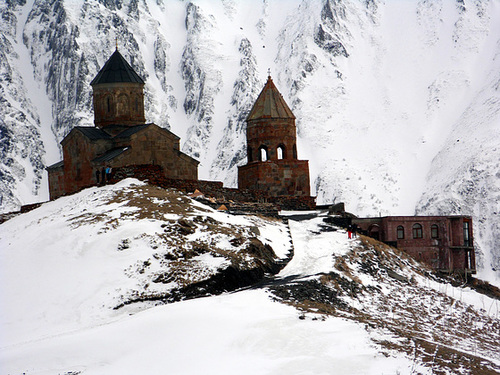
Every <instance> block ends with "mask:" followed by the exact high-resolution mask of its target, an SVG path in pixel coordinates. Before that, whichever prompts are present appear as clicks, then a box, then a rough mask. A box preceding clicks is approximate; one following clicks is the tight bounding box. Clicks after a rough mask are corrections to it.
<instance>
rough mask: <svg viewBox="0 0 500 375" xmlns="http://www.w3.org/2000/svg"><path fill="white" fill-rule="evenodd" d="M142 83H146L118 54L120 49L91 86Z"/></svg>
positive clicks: (107, 62)
mask: <svg viewBox="0 0 500 375" xmlns="http://www.w3.org/2000/svg"><path fill="white" fill-rule="evenodd" d="M117 82H120V83H122V82H123V83H142V84H144V81H143V80H142V78H141V77H139V75H138V74H137V73H136V72H135V71H134V69H132V67H131V66H130V64H129V63H128V62H127V61H126V60H125V59H124V58H123V56H122V55H121V54H120V52H118V49H117V50H116V51H115V52H114V53H113V54H112V55H111V57H110V58H109V60H108V61H106V63H105V64H104V66H103V67H102V69H101V70H100V71H99V73H97V75H96V77H95V78H94V79H93V80H92V82H90V85H91V86H94V85H98V84H100V83H117Z"/></svg>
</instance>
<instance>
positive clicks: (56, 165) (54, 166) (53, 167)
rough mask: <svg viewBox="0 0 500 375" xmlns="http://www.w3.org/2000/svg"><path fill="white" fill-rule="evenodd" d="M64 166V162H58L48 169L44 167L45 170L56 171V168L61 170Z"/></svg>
mask: <svg viewBox="0 0 500 375" xmlns="http://www.w3.org/2000/svg"><path fill="white" fill-rule="evenodd" d="M63 166H64V161H63V160H61V161H58V162H57V163H55V164H52V165H49V166H48V167H45V169H47V170H52V169H57V168H62V167H63Z"/></svg>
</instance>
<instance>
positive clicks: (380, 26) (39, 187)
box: [0, 0, 500, 280]
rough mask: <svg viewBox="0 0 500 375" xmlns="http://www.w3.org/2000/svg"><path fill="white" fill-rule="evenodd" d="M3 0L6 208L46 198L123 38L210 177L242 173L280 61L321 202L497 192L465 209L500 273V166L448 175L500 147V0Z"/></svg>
mask: <svg viewBox="0 0 500 375" xmlns="http://www.w3.org/2000/svg"><path fill="white" fill-rule="evenodd" d="M0 12H1V13H2V19H3V20H5V22H3V23H2V26H1V33H2V34H1V38H0V41H1V52H0V53H2V54H3V55H2V56H5V58H2V62H1V64H2V72H4V71H5V72H6V73H2V75H1V76H0V88H1V90H2V91H1V92H2V94H1V99H2V102H3V103H5V105H3V106H2V111H3V112H2V116H1V117H0V119H1V120H0V121H2V125H1V126H2V133H1V137H0V140H1V142H2V143H1V148H0V152H1V153H2V158H1V162H0V163H1V167H0V170H1V173H2V178H1V182H0V183H1V186H0V187H1V193H0V194H1V197H2V201H1V202H0V207H1V210H2V211H4V212H5V211H10V210H12V209H13V208H16V207H18V206H19V205H20V204H24V203H31V202H34V201H43V200H45V199H47V187H46V185H47V183H46V174H45V172H44V171H43V167H44V166H47V165H50V164H52V163H54V162H57V161H58V160H59V158H60V155H59V153H60V150H59V148H58V147H59V146H58V145H57V143H58V142H59V141H60V140H61V139H62V137H63V136H64V135H65V134H67V133H68V132H69V131H70V129H71V128H72V127H74V126H81V125H92V122H93V121H92V119H93V115H92V109H91V88H90V86H89V82H90V81H91V79H92V78H93V77H94V76H95V74H96V73H97V71H98V70H99V68H100V67H101V66H102V64H103V63H104V61H105V60H106V59H107V58H108V57H109V55H110V54H111V53H112V51H113V50H114V48H115V38H118V46H119V50H120V52H121V53H122V54H123V55H124V57H125V58H126V59H127V60H128V61H129V62H130V63H131V65H132V66H133V68H134V69H135V70H136V71H137V73H138V74H139V75H140V76H141V77H143V78H144V79H145V80H146V117H147V121H152V122H155V123H157V124H159V125H160V126H164V127H168V128H169V129H170V130H172V131H173V132H174V133H175V134H177V135H179V136H180V137H181V140H182V147H183V151H185V152H187V153H188V154H190V155H191V156H194V157H196V158H199V160H200V162H201V164H200V177H201V178H203V179H217V180H222V181H224V182H225V184H226V185H227V186H235V184H236V167H237V165H240V164H242V163H244V160H245V156H246V155H245V152H246V151H245V145H244V129H243V127H244V122H243V119H244V118H245V116H246V113H245V112H246V111H248V110H249V108H250V105H251V103H252V100H254V99H255V97H256V94H257V93H258V92H259V91H260V90H261V89H262V83H263V82H264V80H265V77H266V75H267V73H266V72H267V70H268V69H269V68H270V69H271V75H272V76H273V79H274V82H275V83H276V85H277V87H278V89H279V90H280V92H281V93H282V94H283V95H284V98H285V100H286V101H287V102H288V103H289V105H290V106H291V109H292V111H293V112H294V114H295V115H296V117H297V128H298V135H299V139H298V143H299V144H298V152H299V158H301V159H308V160H309V161H310V168H311V179H312V181H311V186H313V189H315V190H316V191H315V193H314V194H316V195H317V196H318V202H319V203H330V202H332V201H333V200H335V201H336V202H339V201H345V202H346V203H347V205H348V210H349V211H351V212H353V213H356V214H358V215H379V214H384V215H385V214H388V215H389V214H390V215H392V214H406V215H408V214H410V215H411V214H414V213H415V212H416V211H418V212H426V213H429V214H437V213H441V212H442V213H452V212H455V211H456V210H455V208H454V207H453V205H452V204H451V203H450V204H445V203H444V202H450V199H452V200H454V202H455V203H457V202H462V201H468V202H472V201H475V202H480V201H482V202H483V203H482V204H483V205H487V206H488V209H487V210H482V209H481V210H480V209H478V208H477V209H476V208H473V207H476V206H475V205H474V204H471V203H467V204H465V205H464V206H463V207H462V208H461V212H462V213H464V214H471V215H473V216H474V219H475V223H476V228H475V232H476V233H477V234H478V236H479V237H480V241H478V242H477V244H478V245H479V249H480V253H479V255H480V256H479V258H480V262H479V264H481V267H482V269H484V270H486V273H485V274H484V277H488V278H490V279H491V280H493V279H494V278H495V277H497V276H498V272H496V273H495V272H490V270H491V269H496V270H498V269H500V265H499V263H498V262H499V259H500V256H499V254H498V250H497V249H499V248H500V246H499V245H498V243H499V242H498V241H499V240H498V236H495V235H494V233H496V228H498V226H499V225H500V224H499V223H500V219H499V216H498V215H496V214H495V212H498V211H499V209H500V207H498V204H499V203H498V200H497V199H496V193H495V192H494V191H491V192H490V191H489V190H488V189H486V190H485V189H483V188H482V186H486V185H487V186H493V189H495V188H494V186H496V184H497V182H496V181H497V180H498V177H496V175H495V173H496V172H491V173H486V174H474V176H475V178H476V177H477V178H479V179H480V180H479V181H474V184H472V185H471V186H472V187H471V189H472V190H471V191H470V192H468V193H467V197H465V196H464V197H460V196H458V197H457V196H455V195H456V194H457V193H458V194H461V192H460V191H459V190H455V191H452V190H450V189H451V186H454V185H459V184H460V183H461V181H462V180H463V173H465V172H464V171H463V170H461V171H460V172H459V173H457V174H454V175H448V176H447V177H445V175H446V170H457V168H459V167H458V166H460V165H463V166H465V165H468V164H467V163H469V164H470V163H472V162H473V163H474V165H476V167H477V168H478V169H480V170H485V171H491V168H495V164H494V162H492V161H491V160H494V159H495V158H496V159H498V150H497V149H496V147H495V146H493V145H494V144H496V143H498V142H499V134H498V131H497V130H498V124H499V121H500V120H499V117H498V113H497V112H496V108H497V106H498V105H497V101H496V100H497V93H498V88H497V86H495V85H496V83H497V82H498V77H497V76H496V74H497V73H496V72H498V70H499V65H498V64H499V59H498V54H499V52H500V44H499V37H498V35H500V31H499V26H498V25H500V5H499V3H498V0H484V1H472V0H470V1H469V0H467V1H465V0H464V1H452V0H437V1H434V0H433V1H431V0H419V1H414V2H408V1H404V2H403V1H386V2H384V1H379V0H370V1H361V0H356V1H349V2H341V1H334V0H293V1H264V0H263V1H259V2H248V1H231V0H224V1H222V0H221V1H219V2H214V1H206V0H205V1H204V0H198V1H190V2H184V1H180V0H179V1H168V2H161V1H157V2H154V1H139V0H123V1H122V0H113V1H108V0H106V1H105V0H89V1H83V0H79V1H67V0H66V1H65V0H52V1H50V2H43V1H42V2H39V1H29V2H24V1H7V2H6V1H2V2H0ZM9 77H11V78H9ZM14 78H15V79H14ZM30 103H31V104H30ZM470 111H473V113H474V114H475V115H474V116H472V115H471V113H472V112H470ZM460 129H467V137H468V138H470V139H471V140H472V139H477V140H478V142H473V143H470V148H468V149H467V151H466V152H465V153H464V152H463V149H461V148H457V147H451V145H452V142H453V141H456V140H457V139H459V137H458V136H457V134H455V133H456V132H458V133H460V131H461V130H460ZM483 129H490V132H489V133H488V139H489V140H491V143H489V142H482V140H483V139H484V134H485V133H484V132H483ZM460 138H462V139H463V137H462V136H461V137H460ZM481 147H482V150H483V151H480V150H481ZM486 147H488V148H487V149H486ZM478 153H482V154H483V157H482V158H476V159H475V160H474V161H472V160H469V155H476V154H478ZM445 154H446V155H447V156H446V157H445V158H444V156H443V155H445ZM486 155H488V157H486ZM465 159H468V160H465ZM486 159H488V160H486ZM440 160H441V161H440ZM478 163H479V164H480V165H478ZM444 166H445V167H444ZM441 172H444V173H443V175H442V176H440V174H441ZM487 176H488V177H487ZM486 179H488V182H487V183H486ZM444 180H446V182H443V181H444ZM443 189H444V190H443ZM446 189H448V190H446ZM431 197H433V198H432V200H430V199H431ZM436 199H438V200H440V201H441V202H443V203H441V204H440V205H439V206H437V205H434V204H433V202H436ZM485 202H489V203H485ZM478 204H479V205H480V204H481V203H478ZM422 207H425V211H424V208H422Z"/></svg>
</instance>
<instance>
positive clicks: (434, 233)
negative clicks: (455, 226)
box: [431, 224, 439, 238]
mask: <svg viewBox="0 0 500 375" xmlns="http://www.w3.org/2000/svg"><path fill="white" fill-rule="evenodd" d="M431 238H439V228H438V226H437V225H436V224H432V225H431Z"/></svg>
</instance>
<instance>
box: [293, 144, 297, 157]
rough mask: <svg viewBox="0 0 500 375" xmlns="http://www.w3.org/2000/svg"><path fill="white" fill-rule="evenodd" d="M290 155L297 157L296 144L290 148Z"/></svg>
mask: <svg viewBox="0 0 500 375" xmlns="http://www.w3.org/2000/svg"><path fill="white" fill-rule="evenodd" d="M292 154H293V155H292V156H293V158H294V159H297V145H295V144H294V145H293V148H292Z"/></svg>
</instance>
